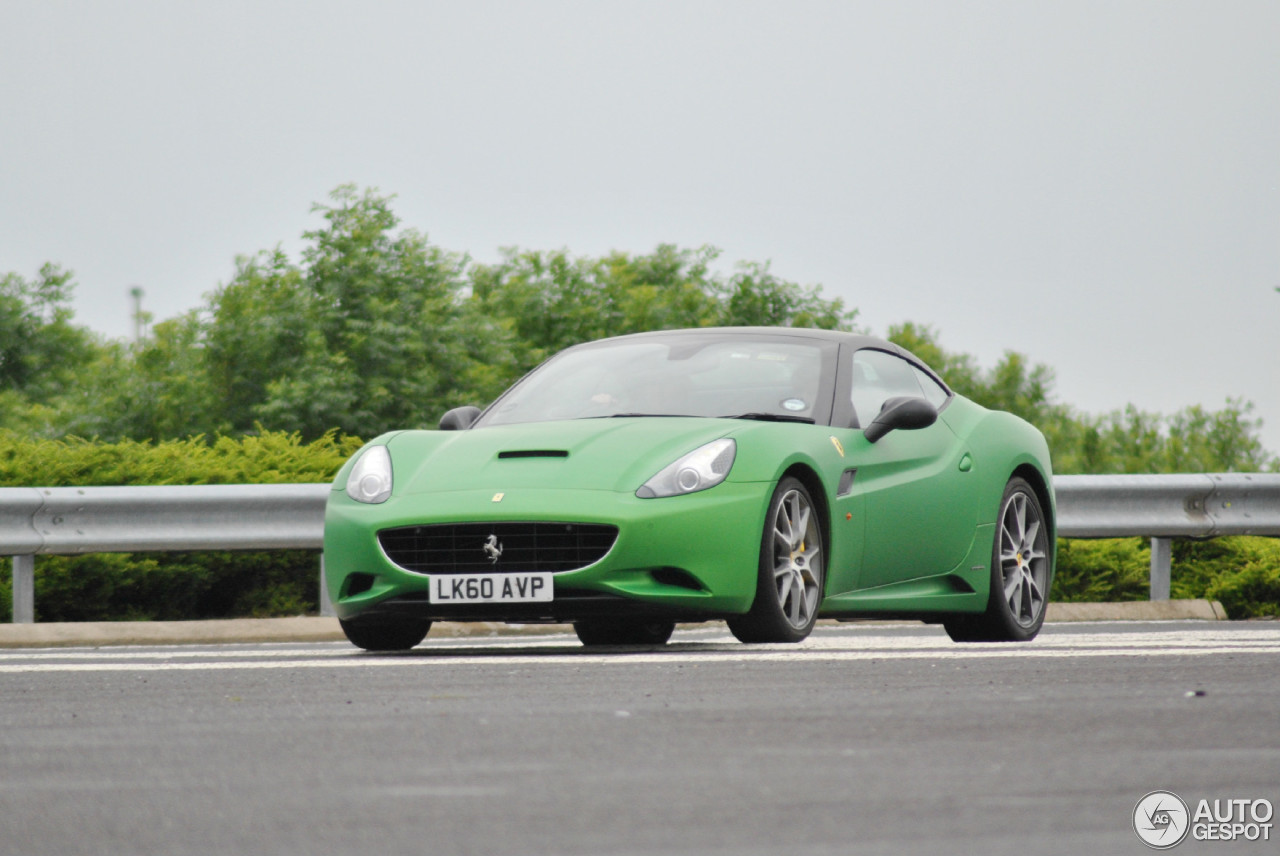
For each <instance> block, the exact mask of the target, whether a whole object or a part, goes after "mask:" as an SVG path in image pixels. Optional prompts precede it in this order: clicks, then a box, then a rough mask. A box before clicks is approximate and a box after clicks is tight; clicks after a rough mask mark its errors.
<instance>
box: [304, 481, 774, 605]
mask: <svg viewBox="0 0 1280 856" xmlns="http://www.w3.org/2000/svg"><path fill="white" fill-rule="evenodd" d="M769 487H770V486H769V485H767V484H762V483H755V482H739V483H735V482H724V483H722V484H720V485H718V486H716V487H714V488H711V489H709V490H705V491H701V492H699V493H693V494H687V495H684V496H673V497H663V498H655V499H640V498H638V497H636V496H635V495H634V494H631V493H615V492H610V491H598V490H570V489H541V488H540V489H522V490H517V491H513V492H509V493H506V494H494V493H492V492H490V491H476V490H463V491H446V492H434V493H419V494H407V495H403V496H394V495H393V496H392V497H391V498H390V499H388V500H387V501H386V502H385V503H381V504H377V505H369V504H365V503H360V502H356V501H354V500H352V499H350V498H349V497H348V496H347V495H346V493H345V492H343V491H333V492H332V493H331V494H330V496H329V501H328V505H327V507H326V510H325V529H324V561H325V583H326V587H327V589H328V593H329V597H330V599H331V600H332V601H333V605H334V611H335V612H336V614H337V615H338V617H339V618H342V619H345V620H360V619H368V620H377V619H378V618H379V617H380V616H384V615H391V614H395V615H411V616H414V617H417V618H423V619H431V620H463V621H466V620H471V621H518V622H538V621H573V620H575V619H578V618H588V617H597V616H610V615H617V616H629V615H641V616H652V617H663V618H669V619H674V620H701V619H709V618H723V617H726V616H730V615H738V614H741V613H743V612H746V611H747V609H749V608H750V606H751V603H752V600H753V599H754V597H755V592H756V582H757V577H758V566H759V557H760V544H761V537H762V529H763V525H764V519H765V515H766V512H767V510H768V502H769V498H770V494H769ZM535 521H541V522H563V523H583V524H587V523H598V524H608V525H613V526H616V527H618V537H617V540H616V541H615V542H614V544H613V547H612V548H611V549H610V550H609V551H608V553H606V554H605V556H604V557H603V558H602V559H600V560H599V561H597V562H595V563H594V564H591V565H589V566H587V567H584V568H581V569H578V570H573V571H563V572H558V573H556V574H555V575H554V586H555V589H554V592H555V597H554V599H553V600H551V601H549V602H543V603H507V604H489V603H486V604H446V603H432V602H431V601H430V599H429V586H430V576H428V575H427V574H424V573H416V572H414V571H410V570H406V569H405V568H402V567H399V566H398V565H396V564H395V563H393V562H392V561H391V560H390V559H389V558H388V557H387V555H386V553H385V552H384V551H383V549H382V547H381V545H380V544H379V542H378V532H379V531H381V530H383V529H390V528H395V527H400V526H419V525H431V524H438V523H485V522H535ZM494 570H495V571H499V572H503V571H520V570H523V569H521V568H519V567H506V566H499V565H495V568H494Z"/></svg>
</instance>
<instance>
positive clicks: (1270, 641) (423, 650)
mask: <svg viewBox="0 0 1280 856" xmlns="http://www.w3.org/2000/svg"><path fill="white" fill-rule="evenodd" d="M487 651H495V652H500V653H493V654H488V653H483V652H487ZM1229 654H1230V655H1247V654H1263V655H1267V654H1270V655H1280V628H1277V629H1275V630H1272V629H1270V628H1267V629H1265V630H1253V629H1251V630H1249V631H1244V632H1242V631H1239V630H1237V631H1234V632H1232V631H1227V630H1222V631H1217V630H1212V631H1210V630H1203V631H1195V632H1184V633H1178V632H1167V631H1160V632H1151V633H1106V632H1103V633H1072V634H1046V635H1043V636H1041V637H1040V638H1038V639H1037V640H1035V641H1034V642H1031V643H1024V644H1018V643H1012V644H1008V643H1006V644H966V645H958V644H955V643H953V642H951V641H950V640H948V639H946V638H945V637H941V636H937V635H930V636H904V635H886V634H879V635H878V634H875V633H861V632H855V633H851V634H847V635H840V636H831V635H816V636H813V637H810V639H808V640H807V641H805V642H804V643H802V644H800V645H796V646H774V645H741V644H739V643H737V642H736V641H734V640H733V638H732V637H730V636H728V635H727V634H726V635H719V634H717V635H713V636H699V637H698V638H697V640H696V641H680V639H679V637H678V636H677V637H676V640H675V641H674V642H673V643H672V644H671V645H670V646H669V647H668V648H665V649H659V650H653V651H637V652H635V653H631V652H628V651H625V650H619V651H617V652H612V653H603V652H598V651H586V650H584V649H582V648H581V647H580V646H579V645H578V643H577V642H576V641H575V640H573V639H571V638H569V639H565V638H563V637H539V638H536V639H529V638H528V637H525V638H522V639H519V640H512V641H510V642H501V643H492V642H491V643H485V644H476V643H475V642H468V641H467V640H463V639H450V640H438V641H435V640H432V641H429V642H427V643H426V644H425V645H424V646H423V647H420V648H417V649H415V650H414V651H412V652H409V653H404V654H389V655H372V654H364V653H361V652H357V651H355V650H354V649H352V648H350V647H347V646H345V645H335V646H308V647H302V646H290V647H283V648H272V649H235V648H232V649H227V648H195V649H192V650H165V651H147V650H146V649H137V648H135V649H130V650H110V649H82V650H79V651H76V650H66V649H58V650H43V651H7V652H4V653H3V654H0V674H30V673H57V672H163V671H228V670H236V669H239V670H249V671H256V670H263V669H364V668H388V667H394V668H411V667H424V666H431V667H443V666H484V665H487V666H526V667H536V666H541V665H613V666H624V665H655V664H666V665H671V664H681V665H683V664H689V663H693V664H698V663H705V664H710V663H717V662H735V663H736V662H746V663H774V662H785V663H794V662H840V661H850V662H853V661H868V660H935V661H940V662H941V661H949V660H984V659H996V658H1009V657H1019V658H1023V659H1027V658H1033V659H1072V658H1086V657H1087V658H1097V657H1172V656H1179V657H1195V656H1210V655H1229ZM76 661H78V662H76Z"/></svg>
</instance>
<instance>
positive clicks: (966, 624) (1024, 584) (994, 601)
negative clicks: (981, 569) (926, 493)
mask: <svg viewBox="0 0 1280 856" xmlns="http://www.w3.org/2000/svg"><path fill="white" fill-rule="evenodd" d="M1052 561H1053V560H1052V557H1051V550H1050V546H1049V527H1048V526H1047V525H1046V523H1045V517H1044V509H1043V508H1042V507H1041V505H1040V500H1039V498H1037V497H1036V492H1035V491H1034V490H1032V489H1031V485H1029V484H1028V483H1027V482H1026V481H1024V480H1023V479H1021V478H1016V477H1015V478H1012V479H1010V480H1009V483H1008V484H1007V485H1006V486H1005V489H1004V496H1002V497H1001V499H1000V513H999V515H998V516H997V517H996V533H995V543H994V544H993V545H992V548H991V586H990V588H991V593H990V596H989V597H988V598H987V609H986V611H985V612H983V613H981V614H979V615H958V616H955V617H954V618H951V619H948V620H947V621H944V622H943V626H944V627H945V628H946V631H947V635H948V636H950V637H951V638H952V640H953V641H956V642H1028V641H1030V640H1032V639H1034V638H1035V636H1036V634H1037V633H1039V632H1040V627H1041V626H1042V625H1043V624H1044V616H1045V612H1046V611H1047V610H1048V607H1049V585H1050V583H1051V582H1052V580H1053V565H1052Z"/></svg>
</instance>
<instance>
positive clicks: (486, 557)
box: [378, 523, 618, 574]
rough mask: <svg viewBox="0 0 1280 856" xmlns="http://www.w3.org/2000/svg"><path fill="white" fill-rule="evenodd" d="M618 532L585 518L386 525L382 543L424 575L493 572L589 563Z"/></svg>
mask: <svg viewBox="0 0 1280 856" xmlns="http://www.w3.org/2000/svg"><path fill="white" fill-rule="evenodd" d="M617 537H618V527H616V526H601V525H595V524H584V523H449V524H443V525H435V526H402V527H399V528H396V529H383V530H382V531H381V532H379V533H378V542H379V543H380V544H382V549H383V551H384V552H385V553H386V554H387V557H388V558H389V559H391V561H393V562H395V563H396V564H397V565H399V566H400V567H402V568H405V569H407V570H410V571H416V572H418V573H420V574H491V573H510V572H515V571H552V572H556V571H574V570H577V569H578V568H585V567H586V566H587V565H590V564H592V563H593V562H598V561H600V559H602V558H603V557H604V555H605V553H608V552H609V550H610V548H612V547H613V542H614V541H615V540H616V539H617ZM486 544H488V545H491V546H492V547H493V549H492V550H488V551H486V550H485V545H486ZM499 548H500V549H501V551H502V553H501V555H500V556H498V557H497V560H496V561H494V560H492V559H491V556H492V555H493V553H494V552H495V551H496V550H497V549H499Z"/></svg>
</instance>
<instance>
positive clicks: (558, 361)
mask: <svg viewBox="0 0 1280 856" xmlns="http://www.w3.org/2000/svg"><path fill="white" fill-rule="evenodd" d="M834 348H835V345H834V344H833V343H828V342H823V341H806V340H803V339H800V338H796V339H784V338H780V337H761V338H759V339H743V338H738V337H726V336H723V335H720V336H715V335H711V334H708V335H706V336H688V335H685V336H672V337H670V338H669V339H662V338H657V339H648V338H646V339H642V340H634V339H633V340H621V341H614V342H602V343H599V344H593V345H587V346H584V347H580V348H574V349H571V350H569V351H565V352H563V353H561V354H560V355H559V356H556V357H554V358H553V359H551V360H549V361H548V362H546V363H544V364H543V365H542V366H541V367H540V368H538V369H537V370H535V371H534V372H533V373H532V374H530V375H528V376H527V377H525V378H524V380H522V381H520V383H518V384H516V385H515V386H514V387H512V388H511V389H510V390H508V391H507V393H506V394H505V395H503V396H502V397H501V398H499V399H498V401H497V402H495V403H494V405H493V406H492V407H491V408H490V409H489V410H488V411H487V412H486V413H485V414H484V416H483V417H482V418H481V420H480V421H479V422H478V423H477V425H478V426H479V425H509V424H513V423H519V422H548V421H552V420H557V419H589V418H599V417H608V416H708V417H717V416H747V417H750V418H765V419H768V418H776V419H780V420H793V419H794V420H796V421H814V420H820V419H823V418H825V417H826V416H827V413H826V412H821V411H822V409H823V408H822V407H821V406H820V405H819V401H820V398H821V392H822V390H823V389H827V388H828V386H827V385H824V381H825V379H824V378H823V366H824V363H827V364H829V363H833V362H834V360H824V354H827V353H830V352H834ZM829 398H830V395H829V394H828V395H827V399H829ZM827 406H828V409H829V401H828V405H827Z"/></svg>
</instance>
